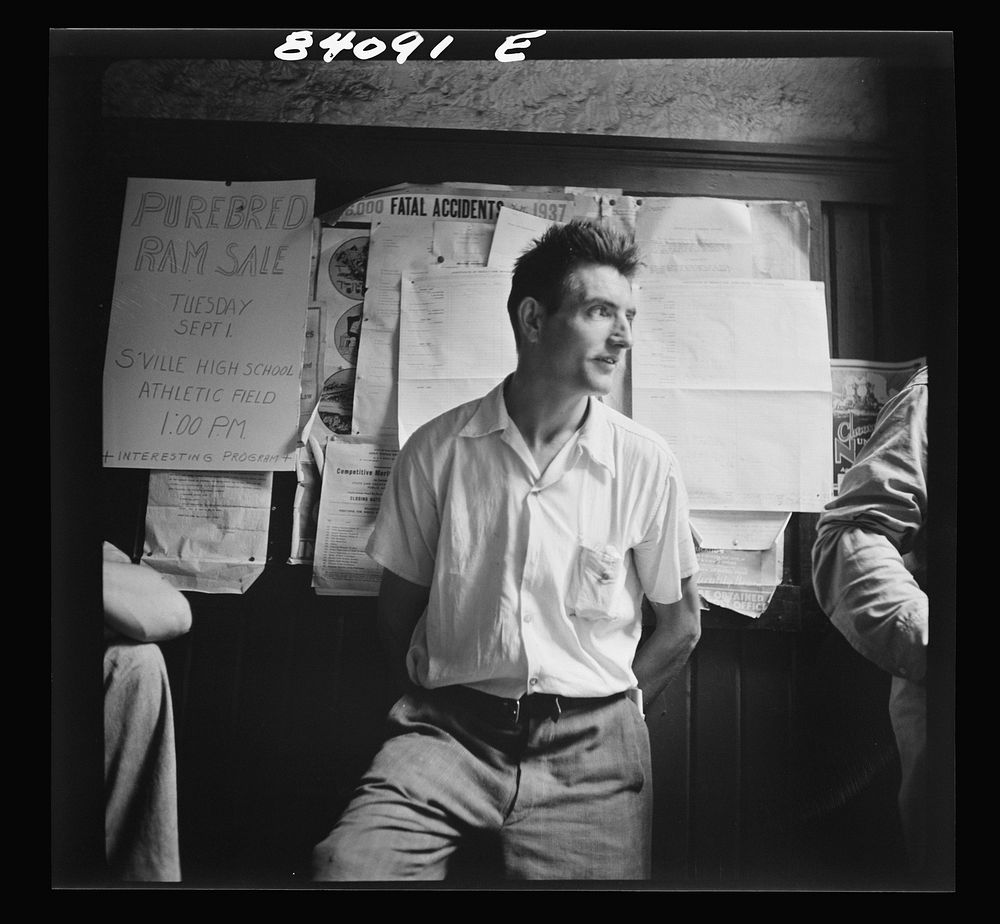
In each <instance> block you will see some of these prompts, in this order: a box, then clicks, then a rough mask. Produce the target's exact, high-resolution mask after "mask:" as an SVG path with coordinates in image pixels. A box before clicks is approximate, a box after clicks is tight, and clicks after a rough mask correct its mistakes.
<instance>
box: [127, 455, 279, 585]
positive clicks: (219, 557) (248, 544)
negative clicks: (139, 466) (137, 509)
mask: <svg viewBox="0 0 1000 924" xmlns="http://www.w3.org/2000/svg"><path fill="white" fill-rule="evenodd" d="M271 482H272V475H271V472H241V473H225V472H169V471H168V472H150V475H149V495H148V500H147V504H146V542H145V548H144V551H143V560H144V561H146V562H148V563H149V564H150V565H152V566H153V567H154V568H155V569H156V570H157V571H159V572H161V573H162V574H165V575H168V576H169V578H170V582H171V583H172V584H174V585H175V586H176V587H179V588H180V589H181V590H199V591H204V592H206V593H230V594H239V593H244V592H245V591H246V590H247V588H248V587H250V585H251V584H252V583H253V582H254V581H255V580H256V579H257V578H258V577H259V576H260V574H261V572H262V571H263V570H264V565H265V564H266V563H267V533H268V524H269V521H270V517H271Z"/></svg>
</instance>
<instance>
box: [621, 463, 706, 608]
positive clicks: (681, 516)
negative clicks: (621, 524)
mask: <svg viewBox="0 0 1000 924" xmlns="http://www.w3.org/2000/svg"><path fill="white" fill-rule="evenodd" d="M671 463H672V464H671V465H670V470H669V472H668V474H667V477H666V480H665V484H664V489H663V492H662V493H661V495H660V499H659V502H658V503H657V505H656V507H655V509H654V514H653V517H652V520H651V522H650V525H649V529H647V530H646V535H645V536H644V537H643V540H642V541H641V542H640V543H638V544H637V545H636V546H635V547H634V548H633V550H632V554H633V559H634V561H635V567H636V572H637V573H638V576H639V581H640V583H641V584H642V589H643V592H644V593H645V595H646V596H647V597H648V598H649V599H650V600H652V601H655V602H656V603H676V602H677V601H678V600H680V599H681V595H682V593H681V581H682V580H683V579H684V578H688V577H691V576H692V575H693V574H696V573H697V571H698V559H697V557H696V555H695V547H694V539H693V538H692V535H691V522H690V511H689V504H688V495H687V490H686V489H685V487H684V480H683V478H682V477H681V473H680V469H679V467H678V465H677V462H676V460H675V459H673V458H672V457H671Z"/></svg>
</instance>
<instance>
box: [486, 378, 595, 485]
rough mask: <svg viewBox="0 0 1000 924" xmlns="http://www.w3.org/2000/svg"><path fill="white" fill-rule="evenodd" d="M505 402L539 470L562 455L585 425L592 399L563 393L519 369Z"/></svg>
mask: <svg viewBox="0 0 1000 924" xmlns="http://www.w3.org/2000/svg"><path fill="white" fill-rule="evenodd" d="M503 397H504V403H505V404H506V406H507V413H508V415H509V416H510V419H511V420H513V421H514V423H515V425H516V426H517V429H518V431H519V432H520V434H521V436H522V438H523V439H524V442H525V445H527V447H528V449H529V451H530V452H531V454H532V456H534V458H535V461H536V462H537V463H538V468H539V471H545V468H546V466H547V465H548V463H549V462H551V461H552V459H553V458H554V457H555V456H556V455H557V454H558V453H559V450H560V449H562V447H563V446H565V445H566V443H567V442H568V441H569V439H570V437H572V436H573V434H574V433H575V432H576V431H577V430H579V429H580V427H581V426H583V422H584V420H585V419H586V417H587V409H588V407H589V403H588V401H589V399H588V396H586V395H580V394H579V393H571V394H566V393H560V392H559V390H558V389H553V388H552V387H551V383H549V382H546V381H545V380H543V379H539V378H536V377H533V376H530V375H527V374H525V372H524V371H523V370H521V369H518V370H517V371H515V372H514V374H513V375H512V376H511V377H510V378H509V379H508V380H507V383H506V385H505V386H504V393H503Z"/></svg>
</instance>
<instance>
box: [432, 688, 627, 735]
mask: <svg viewBox="0 0 1000 924" xmlns="http://www.w3.org/2000/svg"><path fill="white" fill-rule="evenodd" d="M435 692H437V693H439V694H444V695H445V696H447V697H449V698H452V699H454V700H455V701H456V702H458V703H461V704H462V705H463V706H465V708H466V709H468V711H469V712H472V713H473V714H475V715H476V716H478V717H479V718H480V719H482V720H483V721H484V722H487V723H489V724H490V725H495V726H498V727H501V728H514V727H516V726H517V725H519V724H522V723H524V722H527V721H528V719H529V718H547V719H552V721H553V722H555V721H558V719H559V716H560V715H562V713H564V712H570V711H574V710H580V709H593V708H595V707H597V706H604V705H607V704H608V703H613V702H614V701H615V700H617V699H621V698H622V697H623V696H625V693H624V692H621V693H612V694H611V695H610V696H563V695H562V694H559V693H525V694H524V696H522V697H520V698H519V699H504V698H503V697H502V696H493V695H492V694H491V693H484V692H483V691H482V690H476V689H474V688H473V687H466V686H451V687H441V688H439V689H438V690H437V691H435Z"/></svg>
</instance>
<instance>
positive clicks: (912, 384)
mask: <svg viewBox="0 0 1000 924" xmlns="http://www.w3.org/2000/svg"><path fill="white" fill-rule="evenodd" d="M927 381H928V380H927V366H921V367H920V368H919V369H918V370H917V371H916V372H914V373H913V375H912V376H910V380H909V381H908V382H907V383H906V385H904V386H903V387H904V388H919V387H920V386H926V385H927Z"/></svg>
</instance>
